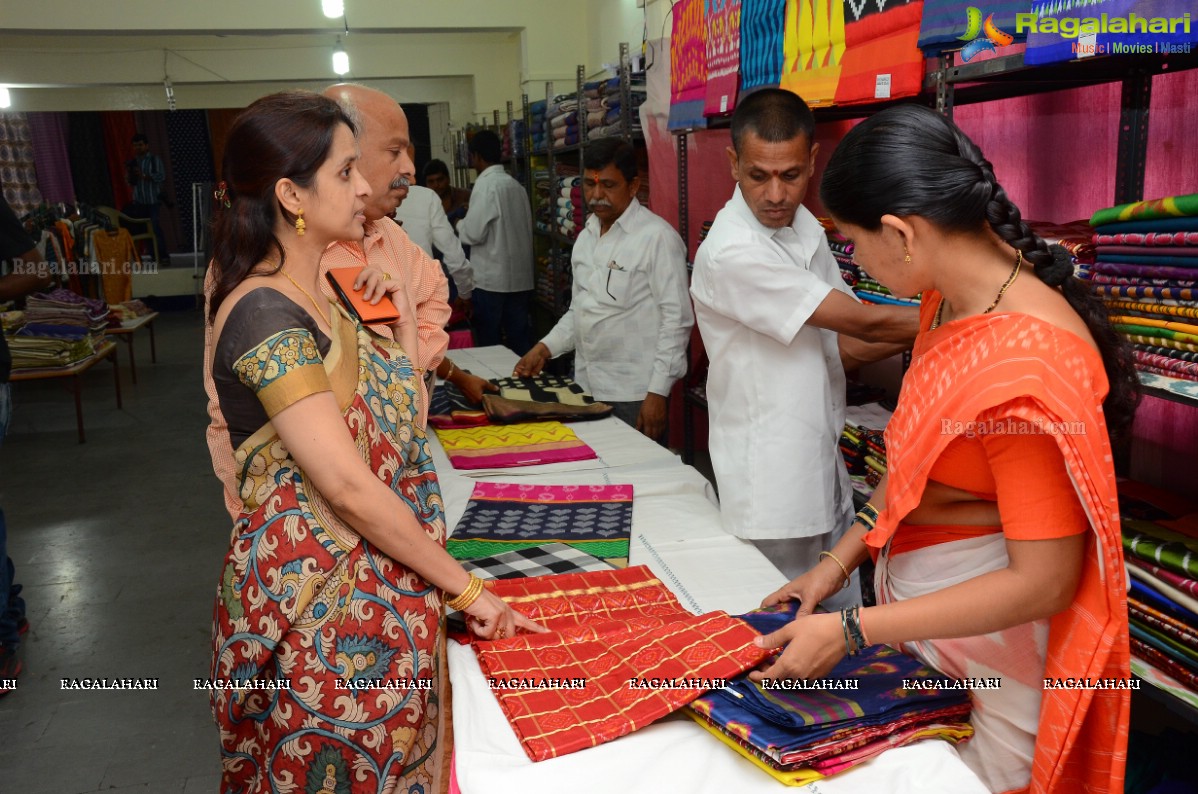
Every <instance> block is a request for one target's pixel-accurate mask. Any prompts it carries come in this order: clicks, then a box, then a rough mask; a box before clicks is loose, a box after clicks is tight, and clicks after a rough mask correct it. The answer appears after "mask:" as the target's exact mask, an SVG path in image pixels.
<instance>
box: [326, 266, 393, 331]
mask: <svg viewBox="0 0 1198 794" xmlns="http://www.w3.org/2000/svg"><path fill="white" fill-rule="evenodd" d="M361 272H362V269H361V268H358V267H335V268H332V269H330V270H329V272H328V273H327V274H326V277H327V278H328V280H329V284H331V285H332V286H333V292H334V293H336V295H337V299H338V300H340V301H341V305H342V306H344V307H345V308H346V309H348V310H349V313H350V314H352V315H353V316H354V317H356V318H358V321H359V322H362V323H365V324H374V323H393V322H395V321H396V320H398V319H399V309H398V308H397V307H396V305H395V301H393V300H391V296H390V295H384V296H383V299H382V300H380V301H379V302H378V303H369V302H367V301H366V300H363V298H362V293H361V292H355V291H354V279H356V278H357V277H358V274H359V273H361Z"/></svg>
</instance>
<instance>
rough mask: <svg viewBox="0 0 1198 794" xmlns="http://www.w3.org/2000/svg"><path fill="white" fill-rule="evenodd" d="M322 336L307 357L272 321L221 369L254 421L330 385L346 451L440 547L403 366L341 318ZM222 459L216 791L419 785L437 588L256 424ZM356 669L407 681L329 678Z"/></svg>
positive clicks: (435, 494) (436, 766)
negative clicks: (250, 397)
mask: <svg viewBox="0 0 1198 794" xmlns="http://www.w3.org/2000/svg"><path fill="white" fill-rule="evenodd" d="M332 337H333V339H332V345H331V347H330V350H329V353H328V355H327V356H325V357H324V359H323V361H321V358H320V355H319V352H318V350H317V347H316V343H315V341H314V340H313V339H312V337H311V335H310V334H309V333H308V332H307V331H305V330H304V329H293V330H290V331H283V332H280V333H278V334H275V335H274V336H272V337H271V338H269V339H267V340H264V341H263V342H262V344H261V345H259V347H258V348H256V349H254V350H251V351H250V352H249V353H247V354H245V355H244V356H243V357H242V358H241V359H240V360H239V361H238V362H237V364H236V368H237V370H238V371H239V373H240V376H241V378H242V381H243V382H244V383H245V384H246V385H247V386H250V387H251V388H253V389H254V390H255V391H256V392H257V393H258V394H259V396H260V398H261V399H262V402H263V405H264V406H265V407H266V408H267V413H268V415H270V416H274V415H275V414H276V413H278V412H279V411H280V410H282V409H283V408H286V407H287V406H288V405H290V404H292V403H293V402H294V401H295V400H296V399H298V398H300V397H302V396H305V395H307V394H310V393H315V392H318V391H324V390H326V389H329V388H331V390H332V392H333V395H334V397H335V398H336V400H337V404H338V405H339V406H340V407H341V411H342V418H343V420H344V422H345V430H346V432H348V433H349V434H350V435H351V436H352V437H353V438H354V439H355V442H356V446H357V448H358V450H359V452H360V454H361V456H362V460H363V461H364V462H365V463H366V464H367V465H369V466H370V468H371V471H373V472H374V473H375V474H376V475H377V476H378V477H379V478H380V479H381V480H382V481H383V482H385V483H386V484H387V485H388V486H389V487H390V488H391V489H392V490H393V491H394V492H395V493H396V495H397V496H399V498H400V499H401V500H402V501H403V502H404V504H405V505H406V507H405V508H404V509H411V510H412V512H413V513H414V514H415V516H416V517H417V519H418V520H419V522H420V524H421V526H422V527H423V529H424V531H425V532H426V533H427V534H428V536H429V537H430V538H432V539H433V540H434V541H436V542H439V543H440V542H443V539H444V536H445V519H444V512H443V506H442V502H441V495H440V491H439V489H438V486H437V479H436V473H435V472H434V470H433V462H432V458H431V457H430V456H429V451H428V442H427V439H426V438H425V436H424V435H423V433H422V432H421V431H420V430H419V429H417V428H416V427H415V426H414V421H415V417H416V400H417V380H416V376H415V373H414V371H413V368H412V363H411V361H409V360H408V358H406V357H405V356H404V355H403V353H402V351H400V350H399V348H398V347H397V346H395V345H394V344H393V343H390V342H387V341H383V340H380V339H377V338H374V337H372V336H371V335H370V334H369V333H368V332H367V331H366V330H364V329H363V328H361V327H360V326H355V325H354V324H353V323H352V322H351V321H350V320H349V319H348V317H346V316H344V315H343V314H335V315H334V328H333V333H332ZM234 459H235V461H236V463H237V471H238V478H239V482H240V486H241V488H240V495H241V498H242V500H243V502H244V503H245V510H244V512H243V513H242V514H241V517H240V518H239V519H238V521H237V522H236V524H235V525H234V528H233V533H232V538H231V543H230V549H229V551H228V553H227V554H226V556H225V560H224V565H223V570H222V574H221V578H220V583H219V586H218V588H217V599H216V608H215V616H214V625H213V660H212V671H211V677H212V678H213V679H214V680H219V681H231V682H241V683H243V684H244V685H245V688H241V689H225V688H221V689H215V690H214V691H213V693H212V711H213V715H214V717H215V718H216V722H217V724H218V726H219V728H220V737H221V748H222V749H221V754H222V763H223V767H224V773H223V778H222V784H221V790H222V791H228V792H234V791H236V792H245V793H247V794H248V793H249V792H263V793H265V792H278V791H297V792H298V791H311V792H316V791H338V792H342V791H343V792H349V791H355V792H359V791H360V792H371V794H375V793H376V792H377V793H378V794H390V792H396V791H402V792H408V791H410V790H420V789H421V788H422V789H423V790H426V791H429V790H435V789H436V785H437V776H438V775H439V774H440V752H441V748H440V746H439V745H438V744H437V725H438V721H439V719H440V705H439V700H438V692H439V688H440V679H441V676H442V674H443V672H444V670H443V669H442V666H441V663H440V659H441V654H442V642H443V640H442V632H441V596H440V593H439V592H438V591H437V590H436V588H434V587H432V586H431V585H429V584H428V583H427V582H425V581H424V580H423V579H422V578H420V577H419V576H418V575H417V574H415V573H414V572H412V571H409V570H407V569H406V568H404V567H403V566H401V565H400V564H399V563H397V562H395V561H394V560H392V559H390V558H389V557H387V556H385V555H383V554H382V553H380V552H379V551H377V550H376V549H374V548H372V547H371V546H370V545H369V544H368V543H366V542H365V541H364V540H362V538H360V537H359V536H358V535H357V533H356V532H354V531H353V530H352V529H351V528H350V527H349V526H347V525H346V524H344V523H343V522H342V521H341V520H340V519H339V518H338V517H337V516H336V515H335V514H334V512H333V510H332V509H331V507H330V506H329V504H328V503H327V502H326V501H325V499H324V498H323V497H322V495H321V494H320V493H319V492H318V491H317V490H316V489H315V487H314V485H313V484H312V483H311V482H310V481H309V480H308V478H307V477H306V476H305V475H304V472H303V471H302V470H301V469H300V468H299V466H298V465H297V464H296V462H295V461H294V460H293V459H292V458H291V457H290V455H289V454H288V451H287V449H286V448H285V447H284V446H283V444H282V442H281V441H280V439H279V437H278V436H277V435H276V433H275V431H274V429H273V427H272V426H271V425H270V424H269V423H268V424H266V425H265V426H263V427H262V428H261V429H259V430H258V431H257V432H256V433H254V434H253V435H252V436H251V437H250V438H249V439H247V440H246V441H245V443H243V444H242V445H241V446H240V447H238V449H237V450H235V453H234ZM362 679H387V680H394V681H407V682H420V684H419V685H416V684H412V685H411V686H407V687H400V688H392V689H371V690H366V689H363V690H351V689H347V688H346V686H345V682H346V681H351V680H362ZM283 686H286V687H287V688H282V687H283ZM275 687H279V688H275ZM322 786H323V788H322Z"/></svg>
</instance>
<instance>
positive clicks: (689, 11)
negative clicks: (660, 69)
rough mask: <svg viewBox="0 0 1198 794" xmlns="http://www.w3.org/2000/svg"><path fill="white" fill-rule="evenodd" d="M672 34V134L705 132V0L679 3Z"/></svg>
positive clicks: (669, 122) (676, 5)
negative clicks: (683, 131)
mask: <svg viewBox="0 0 1198 794" xmlns="http://www.w3.org/2000/svg"><path fill="white" fill-rule="evenodd" d="M673 13H674V21H673V27H672V28H671V34H670V117H669V121H668V123H667V126H668V128H669V129H671V130H682V129H687V128H690V127H696V128H704V127H706V126H707V119H706V118H705V117H704V115H703V104H704V101H705V99H706V86H707V25H706V23H705V22H704V19H703V15H704V0H679V1H678V2H677V3H675V4H674V7H673Z"/></svg>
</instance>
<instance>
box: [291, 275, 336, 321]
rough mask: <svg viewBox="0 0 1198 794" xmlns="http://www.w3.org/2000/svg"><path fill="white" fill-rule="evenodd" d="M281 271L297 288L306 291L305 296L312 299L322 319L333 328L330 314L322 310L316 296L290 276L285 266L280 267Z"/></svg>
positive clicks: (313, 306) (313, 305)
mask: <svg viewBox="0 0 1198 794" xmlns="http://www.w3.org/2000/svg"><path fill="white" fill-rule="evenodd" d="M279 272H280V273H282V274H283V276H284V277H286V279H287V280H288V281H290V282H291V283H292V284H294V285H295V288H296V289H297V290H299V291H300V292H302V293H304V297H306V298H307V299H308V300H310V301H312V308H313V309H316V313H317V314H319V315H320V319H322V320H324V324H325V325H327V326H328V327H329V328H332V327H333V324H332V323H331V322H329V318H328V316H327V315H325V313H324V312H322V311H321V310H320V304H319V303H317V302H316V298H313V297H312V296H311V295H309V294H308V290H306V289H304V288H303V287H301V286H300V285H299V284H297V283H296V281H295V279H293V278H292V277H291V276H290V274H288V273H287V271H286V270H284V269H283V268H279Z"/></svg>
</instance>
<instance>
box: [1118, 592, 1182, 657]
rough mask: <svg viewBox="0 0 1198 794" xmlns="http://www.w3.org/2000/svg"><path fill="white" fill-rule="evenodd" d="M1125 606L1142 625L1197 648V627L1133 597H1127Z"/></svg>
mask: <svg viewBox="0 0 1198 794" xmlns="http://www.w3.org/2000/svg"><path fill="white" fill-rule="evenodd" d="M1127 608H1128V610H1129V612H1130V614H1131V615H1132V617H1134V618H1135V619H1136V620H1138V621H1140V622H1141V623H1143V624H1144V625H1146V626H1151V627H1153V628H1154V629H1156V630H1157V631H1160V632H1163V633H1165V634H1167V635H1169V636H1170V637H1173V638H1174V639H1176V640H1177V641H1178V642H1181V643H1182V644H1184V645H1187V646H1189V647H1191V648H1196V649H1198V627H1195V626H1190V625H1189V624H1187V623H1186V622H1185V621H1182V620H1178V619H1177V618H1175V617H1173V616H1172V615H1167V614H1165V613H1164V612H1161V611H1160V610H1159V609H1155V608H1153V607H1151V606H1149V605H1148V604H1144V603H1141V602H1139V601H1136V600H1135V599H1128V602H1127Z"/></svg>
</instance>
